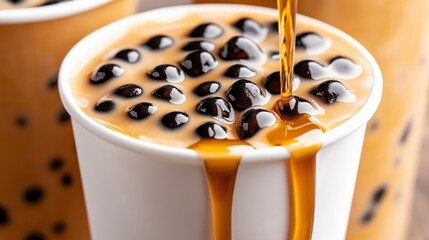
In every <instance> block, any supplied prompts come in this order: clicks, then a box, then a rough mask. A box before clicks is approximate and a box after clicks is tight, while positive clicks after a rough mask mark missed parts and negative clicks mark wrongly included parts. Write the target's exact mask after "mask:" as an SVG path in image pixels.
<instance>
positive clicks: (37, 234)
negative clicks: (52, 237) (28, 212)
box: [24, 232, 46, 240]
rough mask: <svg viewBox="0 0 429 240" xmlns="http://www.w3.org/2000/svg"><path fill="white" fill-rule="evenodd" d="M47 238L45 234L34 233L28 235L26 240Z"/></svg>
mask: <svg viewBox="0 0 429 240" xmlns="http://www.w3.org/2000/svg"><path fill="white" fill-rule="evenodd" d="M45 239H46V238H45V237H44V236H43V234H41V233H39V232H32V233H30V234H28V235H27V236H26V237H25V238H24V240H45Z"/></svg>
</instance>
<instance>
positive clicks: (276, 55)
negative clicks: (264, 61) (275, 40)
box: [270, 51, 280, 61]
mask: <svg viewBox="0 0 429 240" xmlns="http://www.w3.org/2000/svg"><path fill="white" fill-rule="evenodd" d="M270 59H271V60H276V61H277V60H280V53H279V52H278V51H273V52H270Z"/></svg>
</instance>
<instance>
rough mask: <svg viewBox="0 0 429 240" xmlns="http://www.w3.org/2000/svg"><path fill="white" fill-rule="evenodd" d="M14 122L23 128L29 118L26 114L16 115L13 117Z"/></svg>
mask: <svg viewBox="0 0 429 240" xmlns="http://www.w3.org/2000/svg"><path fill="white" fill-rule="evenodd" d="M15 123H16V125H17V126H18V127H20V128H25V127H26V126H28V124H29V120H28V118H27V117H26V116H18V117H17V118H16V119H15Z"/></svg>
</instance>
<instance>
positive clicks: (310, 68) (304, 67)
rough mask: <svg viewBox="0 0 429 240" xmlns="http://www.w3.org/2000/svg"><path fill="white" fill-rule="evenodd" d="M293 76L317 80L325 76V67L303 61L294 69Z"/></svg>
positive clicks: (313, 62) (310, 61)
mask: <svg viewBox="0 0 429 240" xmlns="http://www.w3.org/2000/svg"><path fill="white" fill-rule="evenodd" d="M294 72H295V74H297V75H299V76H300V77H302V78H305V79H313V80H317V79H320V78H322V77H323V76H324V75H325V67H324V66H322V65H321V64H320V63H318V62H316V61H313V60H304V61H301V62H299V63H298V64H296V65H295V67H294Z"/></svg>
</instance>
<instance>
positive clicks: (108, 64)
mask: <svg viewBox="0 0 429 240" xmlns="http://www.w3.org/2000/svg"><path fill="white" fill-rule="evenodd" d="M278 28H279V26H278V24H277V19H276V16H273V15H263V14H256V15H255V14H251V16H249V14H246V13H245V12H240V11H237V12H234V13H227V14H223V15H222V16H221V17H220V16H218V14H217V13H215V12H210V11H207V12H204V13H194V14H190V15H188V16H186V17H183V18H176V19H174V20H170V21H162V22H157V21H155V20H154V21H153V22H147V23H145V24H142V25H139V26H133V28H132V30H130V31H128V32H127V33H126V34H125V36H119V38H118V39H120V40H118V41H116V43H114V44H113V45H112V46H110V48H109V49H106V50H105V51H104V52H102V53H98V54H95V57H94V58H93V60H92V61H91V62H90V63H89V64H87V65H86V66H85V67H84V68H83V69H79V70H77V71H76V74H75V75H74V76H71V78H72V79H73V81H72V82H71V85H72V86H71V87H72V91H73V95H74V97H75V98H76V101H77V103H78V105H79V106H80V107H81V108H82V110H83V111H84V112H85V113H86V114H87V115H89V116H90V117H92V118H93V119H94V120H95V121H97V122H99V123H100V124H102V125H104V126H106V127H107V128H110V129H112V130H115V131H117V132H120V133H123V134H125V135H129V136H131V137H134V138H138V139H141V140H143V141H148V142H153V143H158V144H163V145H167V146H174V147H183V148H190V149H194V150H196V151H197V152H198V153H199V155H200V156H201V158H202V159H203V160H204V164H205V169H206V174H207V179H208V185H209V189H210V196H211V204H212V214H213V228H214V239H216V240H226V239H230V237H231V208H232V197H233V192H234V184H235V177H236V173H237V170H238V166H239V164H240V160H241V157H242V156H243V155H244V153H245V152H247V151H251V150H252V149H254V148H267V147H271V146H284V147H286V148H287V149H288V150H289V151H290V152H291V155H292V159H294V160H298V161H288V166H287V168H288V171H289V182H290V183H289V184H290V186H291V187H290V188H291V189H292V190H291V196H292V199H293V200H292V201H291V209H292V214H291V215H292V216H291V219H292V221H291V225H290V227H289V229H290V232H291V235H290V239H300V237H301V236H307V237H309V236H311V232H312V219H313V213H314V189H315V187H314V185H315V163H316V161H315V155H316V153H317V151H318V149H319V148H320V146H321V144H322V133H323V131H325V130H327V131H329V130H331V129H333V128H335V127H337V126H339V125H340V124H341V123H343V122H344V121H346V120H348V119H349V118H351V117H352V116H353V115H354V114H355V113H356V112H357V111H359V110H360V109H361V107H362V106H363V105H364V104H365V103H366V100H367V99H368V97H369V93H370V91H371V88H372V85H373V80H374V76H373V72H372V71H371V68H370V64H369V62H368V60H367V59H365V57H364V56H363V55H362V53H361V52H360V50H359V49H357V48H355V47H354V46H352V45H351V43H349V42H347V40H346V39H344V38H342V37H340V36H339V35H336V34H333V33H331V32H330V31H328V30H326V29H318V28H317V29H316V28H315V27H314V26H313V25H311V24H306V23H304V22H299V23H298V27H297V52H296V58H295V63H296V64H295V65H294V66H293V68H294V70H295V74H296V75H295V76H294V78H293V86H294V87H293V94H294V98H291V99H290V101H288V104H285V105H278V104H277V103H278V100H279V99H280V92H281V90H280V74H279V69H280V66H279V53H278V49H279V41H278V40H279V36H278ZM280 112H282V113H284V114H279V113H280ZM303 183H305V185H306V188H302V187H301V184H303ZM295 233H298V234H295Z"/></svg>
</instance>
